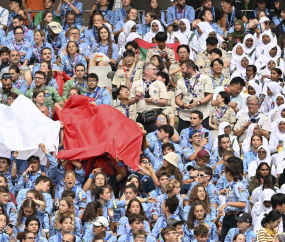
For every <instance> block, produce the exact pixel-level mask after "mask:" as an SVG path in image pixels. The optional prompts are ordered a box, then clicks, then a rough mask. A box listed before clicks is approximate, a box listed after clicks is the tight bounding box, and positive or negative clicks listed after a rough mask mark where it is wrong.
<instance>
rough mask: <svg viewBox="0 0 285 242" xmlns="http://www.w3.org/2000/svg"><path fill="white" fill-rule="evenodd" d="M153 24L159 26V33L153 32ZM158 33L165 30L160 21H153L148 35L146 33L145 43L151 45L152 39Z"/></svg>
mask: <svg viewBox="0 0 285 242" xmlns="http://www.w3.org/2000/svg"><path fill="white" fill-rule="evenodd" d="M153 23H156V24H157V25H158V31H157V32H153V31H152V24H153ZM158 32H164V29H163V27H162V25H161V23H160V21H159V20H153V21H152V22H151V24H150V30H149V32H148V33H146V35H147V36H146V38H145V39H144V40H145V41H147V42H149V43H152V38H153V37H154V36H155V35H156V34H157V33H158Z"/></svg>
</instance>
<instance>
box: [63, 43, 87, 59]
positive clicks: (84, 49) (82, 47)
mask: <svg viewBox="0 0 285 242" xmlns="http://www.w3.org/2000/svg"><path fill="white" fill-rule="evenodd" d="M77 44H78V46H79V53H80V54H82V55H84V56H87V57H88V56H89V55H91V53H92V52H91V47H90V45H89V44H87V43H82V42H81V41H78V42H77ZM66 46H67V42H66V43H64V44H62V46H61V48H60V50H59V52H58V56H61V53H62V50H63V49H64V48H66Z"/></svg>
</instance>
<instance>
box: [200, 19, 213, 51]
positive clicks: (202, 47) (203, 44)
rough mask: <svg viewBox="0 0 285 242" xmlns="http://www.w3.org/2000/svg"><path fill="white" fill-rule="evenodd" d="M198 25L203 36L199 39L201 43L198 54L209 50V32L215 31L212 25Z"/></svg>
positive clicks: (203, 23)
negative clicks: (207, 44) (207, 42)
mask: <svg viewBox="0 0 285 242" xmlns="http://www.w3.org/2000/svg"><path fill="white" fill-rule="evenodd" d="M197 25H198V26H199V28H200V30H201V31H202V34H201V35H200V36H199V37H198V41H199V50H198V53H199V52H202V51H204V50H206V49H207V46H206V39H207V38H208V36H209V33H208V32H207V30H209V29H213V28H212V26H211V25H210V24H208V23H206V22H201V23H198V24H197Z"/></svg>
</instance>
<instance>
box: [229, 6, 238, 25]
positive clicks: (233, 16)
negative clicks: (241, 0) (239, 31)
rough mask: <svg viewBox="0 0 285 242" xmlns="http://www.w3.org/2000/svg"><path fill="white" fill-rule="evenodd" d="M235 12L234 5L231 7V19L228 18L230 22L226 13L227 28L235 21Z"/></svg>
mask: <svg viewBox="0 0 285 242" xmlns="http://www.w3.org/2000/svg"><path fill="white" fill-rule="evenodd" d="M235 12H236V10H235V7H233V11H232V16H231V20H230V22H229V20H228V14H227V29H228V30H229V28H230V27H231V26H232V25H233V24H234V21H235V17H236V16H235Z"/></svg>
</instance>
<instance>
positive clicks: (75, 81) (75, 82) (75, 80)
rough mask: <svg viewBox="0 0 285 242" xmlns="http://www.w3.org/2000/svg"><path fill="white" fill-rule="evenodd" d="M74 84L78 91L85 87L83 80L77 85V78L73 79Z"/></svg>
mask: <svg viewBox="0 0 285 242" xmlns="http://www.w3.org/2000/svg"><path fill="white" fill-rule="evenodd" d="M74 84H75V86H76V87H78V88H79V89H80V91H83V88H86V87H87V86H86V84H85V83H84V80H83V82H82V83H81V85H80V86H79V84H80V83H79V82H78V81H77V78H75V79H74Z"/></svg>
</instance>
